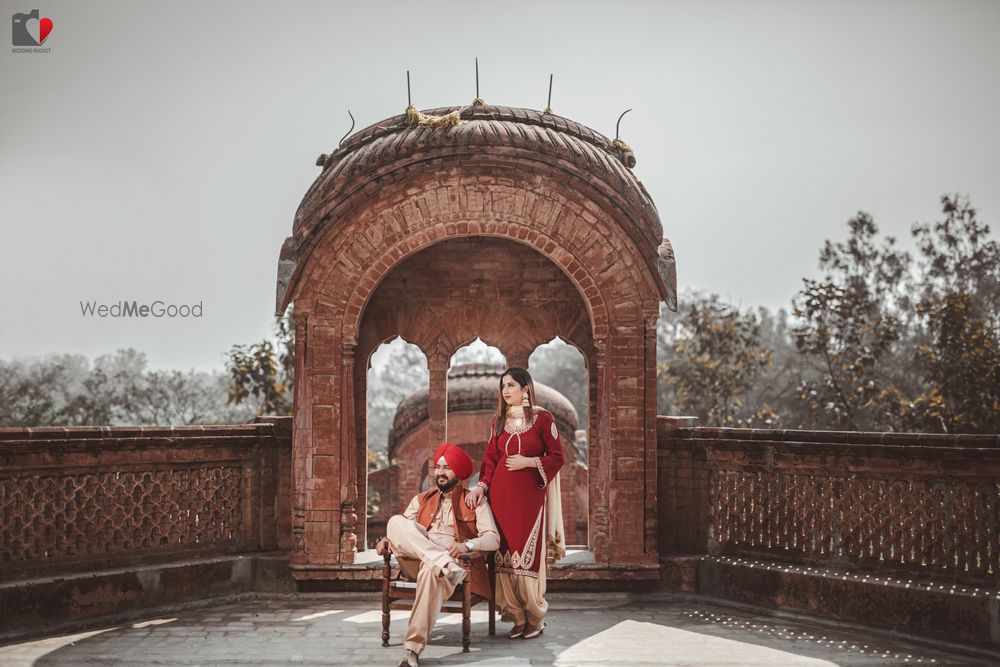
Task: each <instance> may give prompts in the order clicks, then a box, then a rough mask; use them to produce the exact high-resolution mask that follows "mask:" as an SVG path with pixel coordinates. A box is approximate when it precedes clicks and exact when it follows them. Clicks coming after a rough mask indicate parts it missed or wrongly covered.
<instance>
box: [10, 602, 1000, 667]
mask: <svg viewBox="0 0 1000 667" xmlns="http://www.w3.org/2000/svg"><path fill="white" fill-rule="evenodd" d="M548 597H549V601H550V610H549V615H548V629H547V630H546V631H545V633H544V634H543V635H542V636H541V637H539V638H538V639H533V640H509V639H507V638H506V637H505V636H504V633H506V631H507V630H508V629H509V628H510V624H507V623H499V622H498V623H497V636H496V637H489V636H488V635H487V631H486V616H485V611H480V610H479V609H478V608H476V609H475V610H474V612H473V626H472V651H471V652H470V653H466V654H463V653H462V652H461V617H460V616H459V615H458V614H448V615H444V616H442V617H441V618H440V619H439V621H438V625H437V627H436V628H435V631H434V633H433V635H432V638H431V643H430V645H429V646H428V647H427V649H426V651H425V652H424V654H423V656H422V657H421V661H420V662H421V665H482V666H484V667H485V666H489V665H503V666H512V665H622V666H625V665H627V666H629V667H638V666H640V665H817V666H818V665H880V666H882V665H902V664H910V665H917V664H922V665H989V664H998V657H997V656H993V657H992V659H990V657H989V656H987V655H985V654H979V655H978V657H977V655H976V654H975V653H972V654H965V653H964V652H963V653H958V652H955V651H956V650H960V649H956V648H952V649H951V650H949V649H948V648H946V647H942V646H936V645H926V644H920V643H915V642H913V641H910V640H904V639H898V638H894V637H892V636H890V635H887V634H874V633H867V632H864V631H863V630H858V629H848V628H839V629H838V628H835V627H833V626H826V625H819V624H817V623H815V622H812V621H808V620H804V619H801V618H793V617H786V616H782V617H780V618H779V617H775V616H767V615H762V614H761V613H760V612H759V611H756V612H755V611H753V610H747V609H745V608H740V609H737V608H734V607H729V606H723V605H721V604H716V603H713V602H712V601H707V600H699V599H690V598H688V599H683V600H682V601H677V600H678V599H677V598H673V599H670V598H652V597H648V596H647V597H642V598H638V597H634V596H629V595H627V594H570V593H559V594H551V595H550V596H548ZM671 600H674V601H671ZM379 605H380V603H379V598H377V597H375V596H374V595H372V594H317V595H300V596H268V597H262V596H256V597H249V598H244V599H240V600H237V601H234V602H229V603H225V604H216V605H214V606H208V607H202V608H198V609H189V610H186V611H179V612H176V613H170V614H165V615H160V616H156V617H150V618H148V619H147V620H145V621H141V622H135V623H127V624H122V625H116V626H111V627H106V628H100V629H96V630H91V631H88V632H78V633H73V634H64V635H61V636H56V637H50V638H47V639H39V640H34V641H27V642H22V643H17V644H9V645H6V646H0V665H3V666H4V667H14V666H15V665H17V666H21V665H25V666H26V665H38V666H42V665H237V664H241V665H242V664H246V665H288V664H301V665H395V664H396V662H397V660H398V659H399V656H400V654H401V653H402V649H401V646H400V644H401V641H402V634H403V631H404V629H405V627H406V614H407V612H403V611H394V612H393V622H392V630H391V631H392V639H391V646H390V647H389V648H383V647H382V646H381V621H380V619H381V614H380V611H379V609H380V606H379Z"/></svg>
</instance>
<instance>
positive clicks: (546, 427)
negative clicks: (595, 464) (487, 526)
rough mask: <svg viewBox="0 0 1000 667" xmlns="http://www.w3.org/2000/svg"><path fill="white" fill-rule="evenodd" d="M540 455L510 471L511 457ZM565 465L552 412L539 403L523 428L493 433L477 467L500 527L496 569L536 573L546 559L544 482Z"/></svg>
mask: <svg viewBox="0 0 1000 667" xmlns="http://www.w3.org/2000/svg"><path fill="white" fill-rule="evenodd" d="M515 454H521V455H522V456H527V457H529V458H534V457H537V459H536V466H535V467H534V468H522V469H521V470H507V465H506V459H507V457H508V456H513V455H515ZM562 464H563V448H562V443H561V442H560V441H559V432H558V431H557V429H556V425H555V421H553V419H552V415H551V414H550V413H548V412H546V411H544V410H541V409H539V408H535V418H534V422H533V423H532V424H531V426H529V427H527V428H526V429H525V430H523V431H522V432H518V431H515V430H510V428H509V427H506V426H505V427H504V430H503V431H501V432H500V435H499V436H498V435H496V434H495V432H494V433H493V435H492V436H491V437H490V441H489V444H488V445H487V446H486V454H485V455H484V456H483V464H482V467H481V468H480V470H479V480H480V481H481V482H485V483H486V484H487V485H489V499H490V508H491V509H492V510H493V518H494V519H496V523H497V528H498V529H499V531H500V550H499V551H498V552H497V561H496V562H497V572H502V573H507V574H519V575H526V576H529V577H538V568H539V564H540V563H541V559H542V558H545V546H546V544H545V512H544V510H545V487H546V485H547V484H548V483H549V482H551V481H552V480H553V479H554V478H555V476H556V473H558V472H559V469H560V468H561V467H562Z"/></svg>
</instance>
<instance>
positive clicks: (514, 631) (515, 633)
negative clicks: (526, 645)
mask: <svg viewBox="0 0 1000 667" xmlns="http://www.w3.org/2000/svg"><path fill="white" fill-rule="evenodd" d="M523 634H524V626H523V625H515V626H514V627H513V628H511V629H510V632H508V633H507V638H508V639H517V638H518V637H520V636H522V635H523Z"/></svg>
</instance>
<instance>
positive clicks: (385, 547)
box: [375, 537, 392, 556]
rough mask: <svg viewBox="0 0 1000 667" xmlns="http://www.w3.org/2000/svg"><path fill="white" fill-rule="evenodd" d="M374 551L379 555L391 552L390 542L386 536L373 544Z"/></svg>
mask: <svg viewBox="0 0 1000 667" xmlns="http://www.w3.org/2000/svg"><path fill="white" fill-rule="evenodd" d="M375 553H377V554H378V555H379V556H384V555H385V554H391V553H392V542H390V541H389V538H388V537H383V538H382V539H381V540H379V541H378V543H377V544H376V545H375Z"/></svg>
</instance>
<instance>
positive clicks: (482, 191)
mask: <svg viewBox="0 0 1000 667" xmlns="http://www.w3.org/2000/svg"><path fill="white" fill-rule="evenodd" d="M422 166H423V167H424V168H425V169H427V170H428V171H429V172H433V173H432V174H431V175H429V176H425V177H415V176H414V177H412V178H410V179H409V180H407V179H405V178H404V177H403V175H401V174H400V173H398V171H399V170H396V171H394V172H389V173H386V174H385V175H384V176H382V177H380V179H381V180H380V183H381V185H380V187H379V198H378V200H376V201H371V200H365V198H363V197H360V195H359V193H354V194H353V195H349V196H348V197H346V198H345V200H343V201H340V202H339V203H338V204H337V205H336V209H337V211H344V214H343V217H340V218H338V219H337V223H336V224H332V223H331V224H328V225H326V226H325V227H314V228H312V229H311V230H310V231H311V235H310V236H309V237H308V238H307V239H306V240H305V241H304V242H303V247H302V248H300V249H299V251H298V256H299V258H300V260H299V262H300V263H299V264H298V266H297V271H298V274H297V277H298V279H297V282H295V283H294V300H295V301H296V304H299V303H300V302H302V301H305V302H310V301H324V302H326V303H328V304H330V305H331V306H332V307H335V308H336V309H337V310H339V311H340V312H341V313H343V315H344V322H343V326H344V329H343V332H344V336H345V337H355V336H356V335H357V331H358V325H359V323H360V320H361V315H362V312H363V310H364V305H365V303H366V302H367V300H368V298H369V297H370V296H371V295H372V294H373V293H374V290H375V288H376V286H377V284H378V283H379V282H380V280H381V279H382V278H383V277H384V276H386V275H387V274H388V273H389V271H390V270H391V269H392V268H393V267H395V266H396V265H398V264H399V263H400V262H402V261H403V260H405V259H406V258H407V257H409V256H410V255H412V254H413V253H415V252H417V251H419V250H421V249H424V248H426V247H429V246H430V245H432V244H433V243H434V242H437V241H443V240H446V239H449V238H457V237H469V236H484V237H497V238H504V239H508V240H512V241H515V242H518V243H522V244H524V245H528V246H530V247H532V248H534V249H535V250H537V251H538V252H540V253H541V254H542V255H544V256H545V257H547V258H548V259H550V260H551V261H552V262H553V263H554V264H555V265H556V266H558V267H560V269H561V270H562V271H563V272H564V273H565V274H566V276H567V277H568V278H569V280H570V281H571V282H572V283H573V284H574V285H575V286H576V288H577V290H578V291H579V292H580V294H581V298H582V299H583V300H584V303H585V305H586V306H587V309H588V314H589V315H590V318H591V322H592V323H593V325H594V327H595V339H597V340H601V339H603V336H600V335H597V334H596V332H597V331H598V330H601V329H604V330H606V329H607V326H608V325H609V323H610V313H609V310H608V308H607V306H606V305H605V301H606V298H605V296H604V294H603V290H602V289H601V287H600V285H601V284H604V285H605V286H610V287H614V288H617V290H618V293H617V295H616V296H617V298H618V300H619V301H629V302H631V303H633V304H635V306H636V311H635V315H636V317H639V316H641V315H642V314H645V313H655V312H657V308H658V305H657V304H658V301H659V298H660V294H659V291H658V289H659V285H658V281H659V279H658V277H657V276H656V274H653V273H651V272H650V271H648V270H646V268H647V267H646V266H645V265H644V264H643V262H642V261H637V259H632V258H639V257H641V256H642V254H643V252H642V250H641V249H640V248H639V247H638V246H637V245H636V240H635V238H633V236H631V235H630V234H629V233H627V231H626V230H625V229H624V228H623V226H622V224H623V223H622V221H621V219H620V218H621V217H622V216H624V214H623V213H622V211H621V210H620V209H619V208H617V207H615V206H612V205H610V204H609V203H608V202H604V206H598V205H597V204H595V201H599V200H600V199H601V197H600V196H599V195H598V193H596V192H592V193H587V194H589V195H592V196H593V197H594V198H593V199H591V198H588V197H587V196H584V194H583V193H582V190H583V189H585V187H586V186H585V185H582V184H576V185H578V186H579V189H577V187H568V186H566V185H565V184H560V183H552V182H550V181H549V180H546V179H543V178H541V177H540V176H527V177H526V176H524V175H523V174H522V175H518V174H517V173H515V171H509V172H508V171H504V170H502V169H500V167H499V166H497V165H493V166H491V167H490V168H488V169H483V170H479V169H476V168H472V167H469V168H466V169H464V170H463V172H462V175H461V176H459V177H455V178H451V179H448V178H443V177H442V176H441V175H440V170H445V171H447V169H448V168H449V165H448V164H447V163H442V162H438V161H436V160H431V161H428V163H427V164H424V165H422ZM519 166H520V167H522V169H523V168H525V167H526V165H525V164H524V163H523V162H522V163H520V165H519ZM451 168H452V169H453V168H454V167H453V166H452V167H451ZM411 176H412V174H411ZM392 178H397V179H399V180H398V181H396V182H393V183H386V181H388V180H391V179H392ZM456 191H458V192H459V193H460V195H459V204H458V206H450V207H447V210H432V206H434V205H435V204H434V202H441V201H442V200H446V199H448V198H449V197H452V196H455V192H456ZM540 191H545V192H546V193H547V194H546V195H545V196H544V197H543V196H538V194H537V193H538V192H540ZM521 193H529V194H531V195H532V197H533V201H534V202H535V207H536V208H538V209H541V213H540V214H539V215H533V211H531V210H527V205H526V204H523V203H522V204H521V205H520V206H521V210H518V206H519V205H518V203H517V200H518V196H519V195H520V194H521ZM463 195H464V196H463ZM358 197H360V198H358ZM487 198H488V199H491V201H492V204H493V208H487V207H485V206H483V205H482V200H484V199H487ZM525 198H527V195H526V196H525ZM470 200H474V201H470ZM428 202H430V203H428ZM463 202H464V203H463ZM334 217H336V216H335V215H334V211H329V212H328V213H327V214H326V215H325V216H324V219H333V218H334ZM538 217H544V218H545V219H544V220H541V221H540V220H539V219H538ZM546 232H549V233H546ZM552 232H555V233H552ZM594 236H596V237H598V238H599V239H600V241H601V242H602V243H599V244H597V245H607V246H609V247H612V248H614V250H615V252H614V254H615V255H616V256H620V257H622V258H624V261H623V262H622V263H621V264H619V265H616V266H615V268H614V274H613V275H611V276H610V277H605V278H604V279H602V280H598V279H597V278H595V277H594V275H593V271H592V270H591V269H590V268H588V267H587V266H586V265H585V263H584V261H582V260H586V259H589V258H592V257H595V256H600V255H601V253H600V252H599V251H596V250H595V244H594V243H592V242H591V238H592V237H594ZM359 239H360V240H362V241H363V243H358V240H359ZM387 242H389V243H388V245H387ZM600 268H605V270H607V269H608V267H600ZM342 285H352V286H353V289H350V290H349V291H350V292H351V293H350V294H345V290H343V289H339V288H338V286H342ZM598 345H600V343H598Z"/></svg>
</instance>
